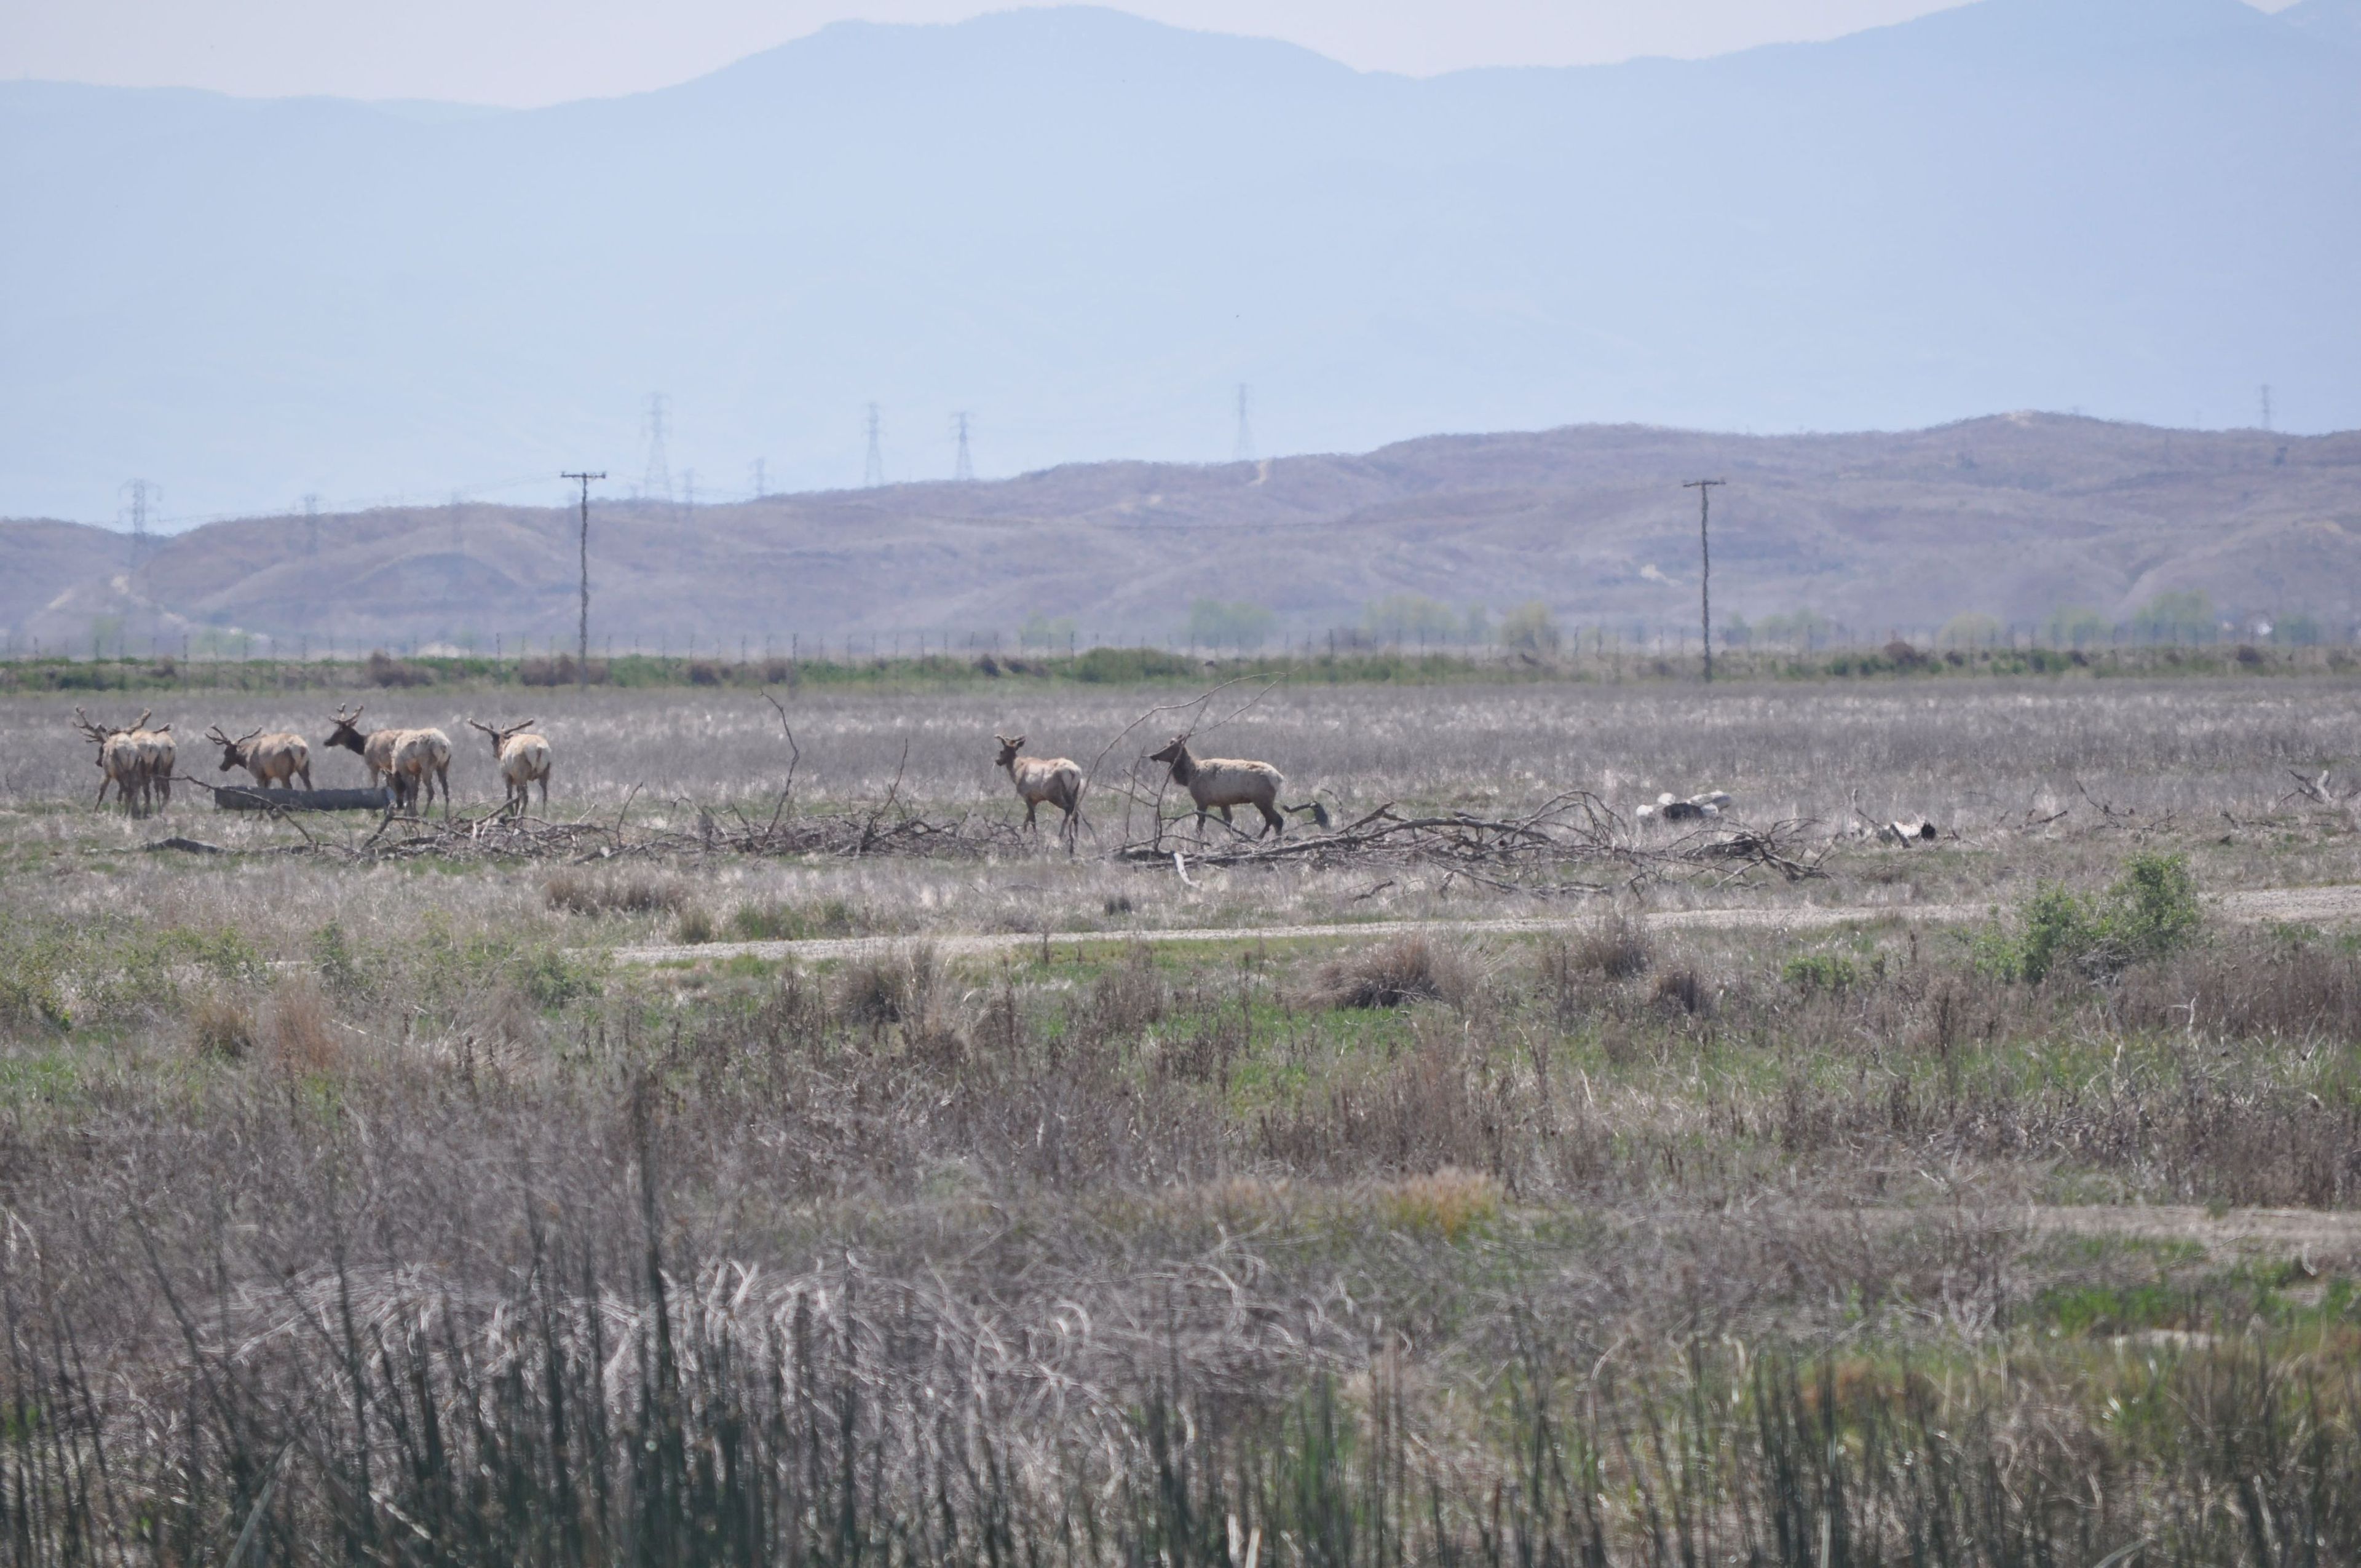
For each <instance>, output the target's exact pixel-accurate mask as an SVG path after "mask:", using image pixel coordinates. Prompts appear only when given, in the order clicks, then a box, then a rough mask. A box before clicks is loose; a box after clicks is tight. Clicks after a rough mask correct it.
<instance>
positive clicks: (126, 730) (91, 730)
mask: <svg viewBox="0 0 2361 1568" xmlns="http://www.w3.org/2000/svg"><path fill="white" fill-rule="evenodd" d="M155 713H156V710H155V709H154V708H152V707H151V708H149V709H148V711H147V712H146V713H143V714H141V715H140V716H139V722H138V723H137V724H93V723H92V722H91V721H90V716H89V715H88V714H86V713H84V712H83V711H82V709H81V708H79V707H77V708H75V709H74V716H73V723H74V728H75V729H79V730H81V731H82V738H83V739H84V740H91V741H93V742H95V743H97V744H98V745H101V746H104V744H106V742H107V741H108V740H112V739H114V738H115V736H117V735H128V734H130V733H131V732H132V731H133V730H135V729H146V728H147V727H148V719H149V718H153V717H154V716H155ZM164 728H165V729H170V728H171V726H170V725H169V724H168V725H166V726H165V727H164Z"/></svg>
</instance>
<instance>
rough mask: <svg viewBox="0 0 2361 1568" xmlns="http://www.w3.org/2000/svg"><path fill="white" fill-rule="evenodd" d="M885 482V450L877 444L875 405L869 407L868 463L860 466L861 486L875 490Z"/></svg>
mask: <svg viewBox="0 0 2361 1568" xmlns="http://www.w3.org/2000/svg"><path fill="white" fill-rule="evenodd" d="M884 482H885V449H884V447H882V446H880V445H878V444H877V405H876V404H875V403H872V404H870V405H869V461H868V462H867V463H865V464H863V465H862V469H861V484H862V488H864V489H872V490H873V489H875V488H877V487H878V486H880V485H883V484H884Z"/></svg>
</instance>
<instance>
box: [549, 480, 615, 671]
mask: <svg viewBox="0 0 2361 1568" xmlns="http://www.w3.org/2000/svg"><path fill="white" fill-rule="evenodd" d="M558 477H559V478H561V479H575V480H578V481H580V483H581V486H582V624H581V626H580V627H579V629H578V630H577V632H576V643H575V650H574V689H575V690H576V691H577V692H587V691H588V690H589V689H590V481H591V480H593V479H603V478H605V477H607V473H606V470H605V469H603V468H602V469H600V470H599V471H598V473H596V474H592V473H588V472H582V473H573V474H560V475H559V476H558Z"/></svg>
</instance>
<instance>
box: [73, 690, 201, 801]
mask: <svg viewBox="0 0 2361 1568" xmlns="http://www.w3.org/2000/svg"><path fill="white" fill-rule="evenodd" d="M155 715H156V710H155V709H154V708H152V707H151V708H149V709H148V711H147V712H146V713H143V714H141V715H140V716H139V719H138V722H137V723H136V724H130V725H125V726H120V727H116V728H109V727H107V726H105V725H101V724H93V723H92V722H91V721H90V716H89V715H88V714H86V713H84V712H82V709H81V708H78V707H77V708H75V709H74V728H75V729H79V730H81V731H82V736H83V738H84V739H85V740H89V741H91V742H92V743H93V744H94V745H96V746H97V747H98V773H99V779H98V799H97V800H96V801H95V802H94V803H93V805H94V806H104V805H105V804H106V786H107V785H109V784H113V785H114V786H115V799H116V800H118V801H120V802H121V803H122V805H123V808H124V809H125V810H126V811H127V812H129V813H131V815H132V816H134V817H144V816H146V815H147V814H148V812H149V811H151V810H153V809H155V807H156V805H157V804H159V803H160V804H161V805H164V806H170V805H171V804H172V764H173V762H174V761H175V759H176V756H177V752H176V751H175V750H174V748H173V745H172V727H171V726H170V725H169V724H167V725H163V726H161V727H160V728H159V729H148V720H149V719H150V718H154V717H155Z"/></svg>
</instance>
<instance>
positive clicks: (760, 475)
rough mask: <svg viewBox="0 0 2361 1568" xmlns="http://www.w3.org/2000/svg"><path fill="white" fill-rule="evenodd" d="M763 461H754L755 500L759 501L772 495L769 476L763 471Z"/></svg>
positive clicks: (759, 459)
mask: <svg viewBox="0 0 2361 1568" xmlns="http://www.w3.org/2000/svg"><path fill="white" fill-rule="evenodd" d="M770 493H771V486H770V483H769V476H768V474H767V473H766V472H765V471H764V469H763V459H762V458H760V457H757V458H755V459H754V499H756V500H758V501H759V500H761V499H763V497H764V496H767V495H769V494H770Z"/></svg>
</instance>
